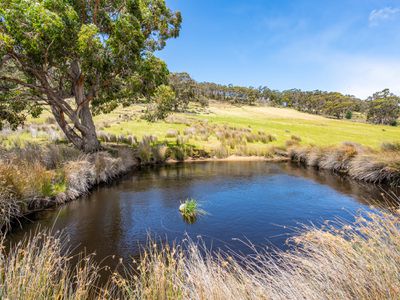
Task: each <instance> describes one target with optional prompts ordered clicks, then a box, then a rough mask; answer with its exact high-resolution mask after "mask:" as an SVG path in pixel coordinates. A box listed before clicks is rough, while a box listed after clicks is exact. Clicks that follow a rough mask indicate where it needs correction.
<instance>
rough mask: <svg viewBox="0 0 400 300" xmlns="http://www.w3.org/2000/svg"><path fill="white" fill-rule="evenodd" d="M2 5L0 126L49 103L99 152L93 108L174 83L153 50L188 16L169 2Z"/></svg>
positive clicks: (7, 0) (79, 143) (59, 0)
mask: <svg viewBox="0 0 400 300" xmlns="http://www.w3.org/2000/svg"><path fill="white" fill-rule="evenodd" d="M0 3H1V6H0V73H1V75H0V90H1V96H0V126H2V125H3V123H4V122H7V123H9V124H10V125H11V126H12V127H16V126H18V124H20V123H21V122H23V121H24V119H25V114H26V113H27V112H28V113H31V114H33V115H37V114H38V113H40V111H41V110H42V109H43V107H44V106H48V107H49V108H50V110H51V112H52V113H53V115H54V117H55V119H56V121H57V123H58V124H59V126H60V127H61V129H62V130H63V132H64V133H65V135H66V137H67V138H68V139H69V140H70V141H71V142H72V143H73V144H74V145H75V146H76V147H78V148H80V149H82V150H84V151H96V150H98V149H99V147H100V144H99V142H98V140H97V137H96V132H95V127H94V123H93V119H92V112H101V111H106V112H108V111H110V110H112V109H114V108H115V107H116V106H117V105H118V104H119V103H124V104H127V103H131V102H133V101H136V100H137V99H139V98H142V97H150V96H152V95H153V94H154V92H155V91H156V89H157V87H158V86H160V85H162V84H165V83H167V81H168V69H167V67H166V64H165V63H164V62H163V61H161V60H160V59H158V58H157V57H155V56H154V54H153V53H154V52H155V51H157V50H161V49H162V48H163V47H164V46H165V45H166V41H167V40H168V39H169V38H174V37H177V36H178V35H179V31H180V25H181V21H182V18H181V15H180V13H179V12H173V11H171V10H170V9H169V8H168V7H167V6H166V4H165V1H164V0H115V1H106V0H91V1H84V0H36V1H33V0H1V1H0ZM71 98H73V101H71V100H70V99H71Z"/></svg>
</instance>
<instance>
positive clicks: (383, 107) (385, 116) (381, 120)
mask: <svg viewBox="0 0 400 300" xmlns="http://www.w3.org/2000/svg"><path fill="white" fill-rule="evenodd" d="M368 100H369V103H368V112H367V120H368V121H369V122H371V123H374V124H385V125H392V126H396V125H397V119H398V118H399V116H400V107H399V105H400V98H399V97H397V96H395V95H394V94H392V93H391V92H390V91H389V90H388V89H385V90H383V91H381V92H377V93H375V94H374V95H372V97H370V98H369V99H368Z"/></svg>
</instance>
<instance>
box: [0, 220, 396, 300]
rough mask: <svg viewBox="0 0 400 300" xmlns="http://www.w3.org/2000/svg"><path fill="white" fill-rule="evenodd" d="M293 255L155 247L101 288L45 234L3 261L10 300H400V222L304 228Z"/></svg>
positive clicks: (93, 271)
mask: <svg viewBox="0 0 400 300" xmlns="http://www.w3.org/2000/svg"><path fill="white" fill-rule="evenodd" d="M290 242H291V245H292V248H291V250H290V251H287V252H281V251H278V252H276V253H274V254H273V255H271V254H270V252H267V251H266V250H265V251H257V250H254V251H255V252H254V255H250V256H245V257H244V256H240V255H238V254H234V253H230V254H228V253H219V254H215V253H210V252H208V251H207V250H205V249H204V248H203V246H202V244H201V243H200V244H199V243H195V242H193V241H191V240H187V241H186V242H184V243H183V244H180V245H173V246H168V245H165V246H163V247H159V245H157V244H156V243H153V242H150V243H149V245H148V247H146V251H145V252H144V253H143V254H142V257H141V259H140V261H139V262H138V265H137V264H135V268H133V267H132V269H131V273H128V275H126V274H125V275H124V276H122V275H120V274H118V273H113V274H112V275H111V277H110V281H109V282H108V284H106V285H105V286H103V287H97V286H96V285H97V283H98V282H97V279H98V270H99V269H98V268H96V267H94V266H93V264H91V263H90V259H89V258H84V259H83V261H82V263H81V264H80V265H79V267H78V268H71V266H70V265H69V258H68V257H67V256H66V255H63V254H62V251H61V249H63V247H64V245H63V240H62V239H60V238H57V237H56V238H54V237H51V236H46V235H43V234H41V235H38V236H34V237H33V238H31V239H29V240H28V241H26V242H25V243H24V244H19V245H18V246H17V247H15V248H13V249H12V250H11V252H10V253H5V252H4V248H2V252H1V255H0V285H1V286H2V289H0V296H1V298H3V299H85V297H86V298H87V297H90V298H98V299H105V298H106V299H149V300H150V299H152V300H153V299H321V298H323V299H398V295H399V294H400V277H399V274H400V263H399V261H400V217H399V215H398V214H397V213H386V212H381V213H366V212H364V213H362V214H360V215H359V216H358V217H357V218H356V221H355V223H354V224H347V223H341V222H339V221H338V222H335V223H332V224H331V223H326V225H325V226H324V227H322V228H305V229H302V231H301V232H300V234H299V235H298V236H297V237H294V238H292V239H291V240H290Z"/></svg>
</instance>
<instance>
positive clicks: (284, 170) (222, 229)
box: [9, 161, 382, 266]
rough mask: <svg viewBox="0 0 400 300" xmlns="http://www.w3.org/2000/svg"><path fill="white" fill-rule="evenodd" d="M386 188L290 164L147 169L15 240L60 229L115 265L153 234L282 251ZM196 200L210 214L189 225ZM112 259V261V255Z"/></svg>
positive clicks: (49, 214) (40, 217)
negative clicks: (190, 201)
mask: <svg viewBox="0 0 400 300" xmlns="http://www.w3.org/2000/svg"><path fill="white" fill-rule="evenodd" d="M381 193H382V189H380V188H378V187H376V186H373V185H366V184H360V183H357V182H354V181H350V180H347V179H345V178H343V177H341V176H338V175H333V174H331V173H329V172H321V171H316V170H313V169H305V168H300V167H298V166H295V165H292V164H290V163H270V162H260V161H258V162H196V163H187V164H169V165H165V166H157V167H148V168H142V169H140V170H136V171H135V172H132V174H128V175H126V176H125V177H123V178H121V179H119V180H117V181H116V182H115V183H113V184H111V185H106V186H101V187H98V188H96V189H95V190H93V192H92V193H91V194H90V195H88V196H87V197H84V198H82V199H80V200H77V201H73V202H71V203H69V204H66V205H64V206H61V207H58V208H55V209H51V210H49V211H45V212H42V213H39V214H37V215H36V216H35V217H34V219H35V220H34V222H24V224H23V229H21V230H16V231H14V232H13V233H12V234H11V235H10V237H9V238H10V240H11V241H13V242H15V241H18V240H19V239H20V238H21V237H22V236H23V235H24V233H26V232H29V231H32V230H35V228H37V227H38V226H40V228H41V229H49V228H53V230H63V231H64V232H65V234H67V235H68V237H69V239H70V242H69V243H70V244H69V247H70V248H71V249H74V251H81V250H83V249H85V250H86V253H92V252H95V253H96V260H98V261H102V262H103V263H105V264H108V265H111V266H113V265H114V266H115V264H116V263H117V261H118V259H117V258H119V257H121V258H123V259H124V261H127V260H128V261H129V260H130V259H131V257H136V256H137V255H138V253H139V250H140V249H141V247H142V246H143V245H145V244H146V240H147V238H148V235H149V234H151V235H152V236H155V237H158V238H159V239H162V240H168V241H174V240H176V241H180V240H182V239H183V238H185V237H186V235H188V236H189V237H191V238H192V239H195V240H196V239H197V238H198V237H201V239H202V240H203V242H204V243H205V244H206V246H207V247H208V248H209V249H219V248H220V249H223V250H228V249H230V250H234V251H237V252H242V253H248V252H251V250H250V249H249V247H248V245H246V241H251V242H252V243H254V244H255V245H256V246H271V247H275V248H279V249H285V248H286V247H287V245H286V244H285V240H286V239H287V238H288V237H289V236H292V235H293V234H294V233H295V232H294V228H296V227H299V226H301V225H302V224H314V225H316V226H318V225H320V224H322V223H323V221H324V220H334V219H336V218H342V219H345V220H349V221H351V220H353V218H354V215H355V214H356V213H357V210H359V209H360V208H367V209H369V208H368V207H369V206H368V205H369V204H370V202H369V201H370V200H374V201H381V200H382V195H381ZM186 198H194V199H197V200H198V202H199V203H200V205H201V207H202V208H203V209H204V210H205V211H206V212H207V213H208V214H207V215H204V216H200V217H198V218H197V220H196V221H195V222H194V223H192V224H190V223H187V222H185V220H184V219H183V218H182V216H181V214H180V212H179V211H178V207H179V204H180V202H182V201H184V200H185V199H186ZM112 255H115V258H112Z"/></svg>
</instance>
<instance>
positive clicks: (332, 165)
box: [288, 142, 400, 185]
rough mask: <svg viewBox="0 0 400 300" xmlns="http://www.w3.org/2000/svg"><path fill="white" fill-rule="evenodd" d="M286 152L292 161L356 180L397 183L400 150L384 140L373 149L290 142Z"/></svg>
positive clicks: (353, 145)
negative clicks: (300, 145)
mask: <svg viewBox="0 0 400 300" xmlns="http://www.w3.org/2000/svg"><path fill="white" fill-rule="evenodd" d="M288 152H289V157H290V158H291V160H292V161H295V162H299V163H301V164H304V165H308V166H311V167H316V168H321V169H327V170H332V171H335V172H338V173H343V174H347V175H349V176H350V177H351V178H353V179H356V180H362V181H367V182H372V183H390V184H393V185H399V184H400V151H398V149H397V146H395V145H393V146H391V145H390V144H387V143H386V144H384V145H383V147H382V149H381V150H380V151H376V150H372V149H370V148H367V147H363V146H361V145H358V144H355V143H349V142H346V143H343V144H342V145H340V146H336V147H323V148H321V147H313V146H309V147H298V146H294V147H291V148H289V151H288Z"/></svg>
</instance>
